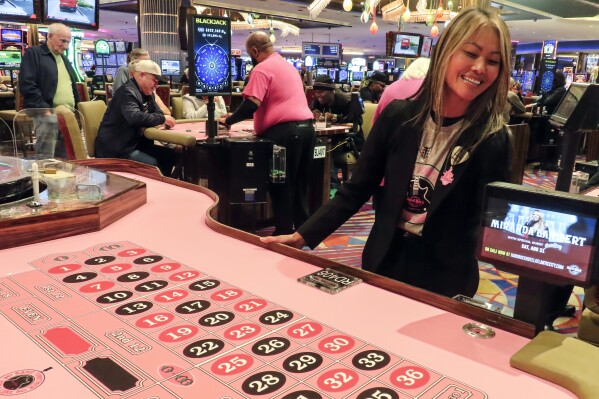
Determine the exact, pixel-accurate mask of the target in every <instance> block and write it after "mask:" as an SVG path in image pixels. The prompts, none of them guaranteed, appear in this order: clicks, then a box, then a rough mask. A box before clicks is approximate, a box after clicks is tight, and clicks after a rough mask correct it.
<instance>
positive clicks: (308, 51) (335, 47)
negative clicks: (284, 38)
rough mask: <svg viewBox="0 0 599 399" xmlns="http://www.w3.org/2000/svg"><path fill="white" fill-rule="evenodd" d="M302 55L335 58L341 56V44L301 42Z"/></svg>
mask: <svg viewBox="0 0 599 399" xmlns="http://www.w3.org/2000/svg"><path fill="white" fill-rule="evenodd" d="M302 56H303V57H306V56H311V57H315V58H317V59H321V58H329V59H337V60H339V59H340V58H341V45H340V44H333V43H309V42H304V43H302Z"/></svg>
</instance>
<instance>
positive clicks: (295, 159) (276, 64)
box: [220, 32, 315, 235]
mask: <svg viewBox="0 0 599 399" xmlns="http://www.w3.org/2000/svg"><path fill="white" fill-rule="evenodd" d="M245 48H246V50H247V53H248V54H249V55H250V57H251V58H252V63H253V64H254V65H255V66H254V68H253V69H252V77H251V79H250V80H249V82H248V84H247V85H246V86H245V88H244V89H243V98H244V100H243V102H242V103H241V105H240V106H239V108H238V109H237V110H236V111H235V113H234V114H233V115H231V116H229V117H228V118H226V119H225V118H221V119H220V122H221V123H222V124H225V125H226V126H229V125H232V124H234V123H237V122H240V121H242V120H244V119H249V118H252V117H253V118H254V130H255V131H256V135H257V136H260V137H263V138H267V139H270V140H272V141H274V143H275V144H277V145H279V146H283V147H285V148H286V150H287V151H286V152H287V173H286V176H285V177H286V178H285V183H272V184H269V193H270V198H271V200H272V209H273V215H274V222H275V231H274V233H273V235H281V234H290V233H292V232H293V231H294V230H295V229H297V228H298V227H299V226H301V225H302V223H304V222H305V221H306V220H307V219H308V216H309V213H308V182H309V179H310V167H311V163H312V158H313V155H314V141H315V133H314V126H313V123H312V118H313V116H312V112H311V111H310V108H309V107H308V103H307V101H306V95H305V94H304V86H303V85H302V80H301V78H300V75H299V73H297V70H296V69H295V67H294V66H293V65H291V64H290V63H288V62H287V61H285V59H284V58H283V57H281V55H280V54H278V53H276V52H275V51H274V49H273V46H272V43H271V41H270V39H269V37H268V35H267V34H266V33H265V32H253V33H251V34H250V35H249V36H248V38H247V40H246V42H245Z"/></svg>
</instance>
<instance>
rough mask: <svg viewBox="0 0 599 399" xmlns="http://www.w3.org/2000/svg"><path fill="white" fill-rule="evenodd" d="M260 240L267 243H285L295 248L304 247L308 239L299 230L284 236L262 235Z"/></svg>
mask: <svg viewBox="0 0 599 399" xmlns="http://www.w3.org/2000/svg"><path fill="white" fill-rule="evenodd" d="M260 241H262V242H263V243H265V244H270V243H273V242H274V243H277V244H285V245H288V246H290V247H294V248H302V247H305V246H306V241H305V240H304V237H302V236H301V235H300V234H299V233H297V232H295V233H293V234H287V235H282V236H268V237H260Z"/></svg>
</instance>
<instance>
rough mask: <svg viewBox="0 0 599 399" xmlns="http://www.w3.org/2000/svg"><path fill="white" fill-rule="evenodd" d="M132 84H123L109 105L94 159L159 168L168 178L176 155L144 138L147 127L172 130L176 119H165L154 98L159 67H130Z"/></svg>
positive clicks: (136, 64)
mask: <svg viewBox="0 0 599 399" xmlns="http://www.w3.org/2000/svg"><path fill="white" fill-rule="evenodd" d="M129 68H130V70H131V76H132V78H131V80H130V81H129V82H127V83H125V84H123V85H122V86H121V87H120V88H119V90H117V92H116V93H115V95H114V97H113V98H112V101H110V103H109V104H108V108H107V109H106V113H105V114H104V118H103V119H102V123H100V129H99V130H98V136H97V137H96V141H95V148H96V154H95V155H96V157H97V158H124V159H131V160H133V161H138V162H143V163H146V164H149V165H153V166H158V167H159V168H160V171H161V172H162V174H163V175H165V176H169V175H170V173H171V171H172V168H173V166H174V165H175V164H176V162H177V159H178V155H177V153H176V152H175V151H174V150H172V149H170V148H168V147H162V146H157V145H154V142H153V141H152V140H150V139H147V138H146V137H145V136H144V135H143V129H144V128H146V127H151V126H157V125H162V124H164V125H166V126H167V127H169V128H172V127H173V126H175V124H176V122H175V119H174V118H173V117H172V116H170V115H164V114H163V113H162V111H161V110H160V107H159V106H158V104H156V100H155V98H154V89H155V88H156V86H157V85H158V76H160V67H159V66H158V64H156V63H155V62H153V61H150V60H138V61H133V62H131V63H130V64H129Z"/></svg>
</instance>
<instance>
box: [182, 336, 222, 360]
mask: <svg viewBox="0 0 599 399" xmlns="http://www.w3.org/2000/svg"><path fill="white" fill-rule="evenodd" d="M224 347H225V343H224V342H223V341H221V340H220V339H214V338H210V339H202V340H199V341H195V342H192V343H191V344H189V345H187V346H186V347H185V349H183V354H184V355H185V356H187V357H191V358H195V359H199V358H202V357H207V356H211V355H214V354H215V353H218V352H220V351H221V350H222V349H223V348H224Z"/></svg>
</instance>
